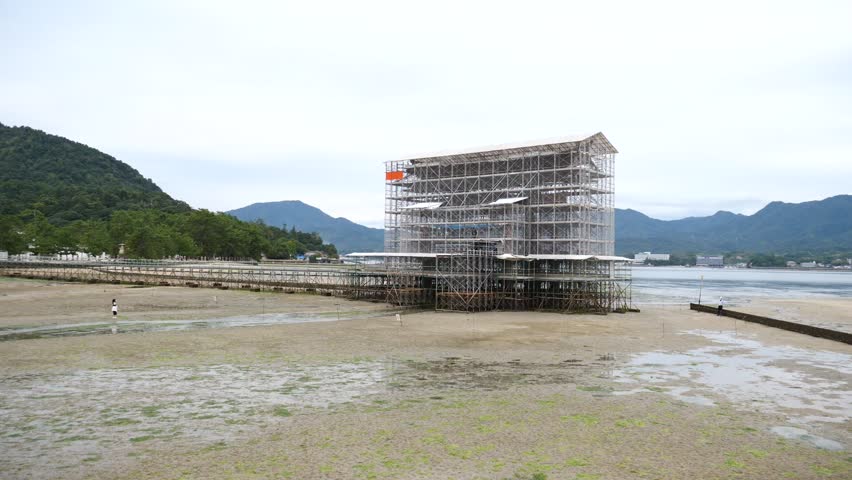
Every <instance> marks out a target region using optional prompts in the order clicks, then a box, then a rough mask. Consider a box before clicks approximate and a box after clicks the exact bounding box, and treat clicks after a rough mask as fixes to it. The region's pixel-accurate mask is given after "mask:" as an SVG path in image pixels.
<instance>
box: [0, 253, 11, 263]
mask: <svg viewBox="0 0 852 480" xmlns="http://www.w3.org/2000/svg"><path fill="white" fill-rule="evenodd" d="M0 260H2V261H5V260H9V252H0Z"/></svg>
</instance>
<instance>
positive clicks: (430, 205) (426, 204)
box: [402, 202, 444, 210]
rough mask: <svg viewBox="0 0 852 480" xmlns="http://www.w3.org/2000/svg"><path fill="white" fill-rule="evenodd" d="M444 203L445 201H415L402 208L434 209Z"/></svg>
mask: <svg viewBox="0 0 852 480" xmlns="http://www.w3.org/2000/svg"><path fill="white" fill-rule="evenodd" d="M443 204H444V202H423V203H415V204H414V205H408V206H407V207H402V209H403V210H415V209H418V210H434V209H436V208H438V207H440V206H441V205H443Z"/></svg>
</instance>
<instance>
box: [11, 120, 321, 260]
mask: <svg viewBox="0 0 852 480" xmlns="http://www.w3.org/2000/svg"><path fill="white" fill-rule="evenodd" d="M119 245H124V247H125V255H126V256H128V257H136V258H161V257H167V256H174V255H183V256H206V257H253V258H259V257H260V256H261V255H266V256H267V257H270V258H289V257H292V256H294V255H297V254H300V253H303V252H305V251H307V250H318V251H323V252H325V253H327V254H330V255H335V254H336V253H337V252H336V249H335V247H334V245H329V244H325V243H323V240H322V238H321V237H320V236H319V235H317V234H313V233H304V232H300V231H297V230H295V229H290V230H284V229H281V228H276V227H271V226H268V225H265V224H264V223H263V222H259V221H258V222H243V221H240V220H238V219H237V218H235V217H233V216H231V215H228V214H225V213H215V212H209V211H207V210H193V209H191V208H190V207H189V205H187V204H186V203H184V202H181V201H178V200H175V199H173V198H171V197H170V196H168V195H167V194H165V193H164V192H163V191H162V190H160V188H159V187H158V186H157V185H155V184H154V182H152V181H151V180H150V179H147V178H145V177H143V176H142V175H140V174H139V172H138V171H136V170H135V169H133V168H132V167H131V166H130V165H127V164H126V163H123V162H121V161H119V160H116V159H115V158H113V157H111V156H109V155H107V154H105V153H102V152H99V151H97V150H95V149H93V148H90V147H87V146H86V145H83V144H80V143H77V142H74V141H71V140H68V139H66V138H62V137H59V136H56V135H50V134H47V133H45V132H42V131H39V130H35V129H32V128H28V127H14V128H12V127H7V126H5V125H2V124H0V250H4V251H9V252H10V253H19V252H22V251H27V250H29V251H32V252H34V253H38V254H52V253H57V252H78V251H82V252H88V253H93V254H100V253H102V252H106V253H109V254H113V255H115V254H117V253H118V252H119Z"/></svg>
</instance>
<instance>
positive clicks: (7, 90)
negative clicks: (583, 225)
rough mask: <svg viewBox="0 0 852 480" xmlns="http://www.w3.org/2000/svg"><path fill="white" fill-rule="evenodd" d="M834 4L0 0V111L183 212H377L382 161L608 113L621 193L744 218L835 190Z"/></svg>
mask: <svg viewBox="0 0 852 480" xmlns="http://www.w3.org/2000/svg"><path fill="white" fill-rule="evenodd" d="M849 18H852V4H849V3H848V2H839V1H838V2H813V3H812V4H809V6H808V8H806V9H804V8H801V5H800V4H799V3H798V2H747V3H743V2H714V3H712V4H689V3H683V2H593V3H588V2H585V3H578V2H571V3H567V2H526V3H524V4H518V3H516V2H515V3H501V2H429V3H428V4H418V5H412V4H406V3H402V2H339V3H335V4H329V3H326V2H323V3H316V2H314V3H311V2H240V3H233V2H221V3H216V2H207V1H204V2H159V3H158V2H146V3H145V4H136V5H129V4H125V3H122V2H79V3H76V2H75V3H73V4H69V3H66V2H56V3H53V4H45V3H39V4H26V3H18V4H13V3H11V2H6V3H0V45H3V47H0V48H3V49H4V50H3V51H4V62H2V63H0V91H2V92H4V94H3V95H0V121H2V122H3V123H5V124H26V125H30V126H33V127H36V128H40V129H43V130H46V131H49V132H51V133H56V134H59V135H63V136H67V137H69V138H72V139H75V140H78V141H81V142H83V143H87V144H89V145H91V146H93V147H95V148H98V149H101V150H103V151H105V152H107V153H111V154H113V155H115V156H117V157H119V158H121V159H123V160H125V161H128V162H129V163H131V164H132V165H133V166H134V167H136V168H137V169H139V170H140V171H142V172H143V173H144V174H146V175H147V176H151V177H153V179H154V180H155V181H156V182H157V183H158V184H160V185H161V186H162V187H163V188H164V189H165V190H166V191H168V192H169V193H170V194H172V195H173V196H175V197H177V198H181V199H184V200H187V201H188V202H189V203H191V204H192V205H194V206H196V207H206V208H210V209H216V210H223V209H231V208H236V207H239V206H242V205H246V204H249V203H253V202H256V201H272V200H283V199H296V198H298V199H301V200H303V201H305V202H307V203H310V204H313V205H315V206H318V207H320V208H323V209H324V210H326V211H328V212H329V213H330V214H333V215H340V216H346V217H347V218H350V219H353V220H357V221H362V222H367V223H371V224H372V225H377V224H380V223H381V220H382V216H383V213H382V210H383V203H382V195H383V186H382V165H381V162H382V161H384V160H389V159H394V158H398V157H402V156H405V155H408V154H412V153H417V152H422V151H434V150H442V149H448V148H454V147H465V146H475V145H487V144H495V143H505V142H509V141H515V140H524V139H531V138H533V139H534V138H544V137H552V136H558V135H563V134H568V133H574V132H586V131H597V130H601V131H603V132H604V133H605V134H607V136H608V137H609V138H610V139H611V140H612V141H613V143H614V144H615V145H616V147H617V148H618V149H619V150H620V151H621V152H622V153H621V155H620V156H619V158H618V177H617V182H616V186H617V191H618V192H619V193H618V197H617V200H618V206H619V207H624V208H627V207H632V208H636V209H638V210H640V211H643V212H644V213H647V214H650V215H652V216H660V217H666V218H672V217H673V216H684V215H696V214H704V213H712V212H713V211H715V210H714V209H719V208H723V209H728V210H733V211H735V212H745V213H750V212H751V211H753V210H756V209H757V208H760V206H762V204H764V203H766V202H769V201H772V200H784V201H802V200H810V199H817V198H823V197H826V196H830V195H834V194H840V193H849V187H848V178H849V173H850V166H849V165H850V164H852V162H850V158H849V155H850V153H852V135H850V133H852V91H850V90H852V87H850V86H852V61H850V60H852V35H850V34H849V30H848V26H847V23H848V19H849ZM176 172H179V175H176V174H175V173H176ZM306 172H307V173H306ZM696 192H700V194H699V193H696Z"/></svg>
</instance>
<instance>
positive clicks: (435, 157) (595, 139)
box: [385, 132, 618, 164]
mask: <svg viewBox="0 0 852 480" xmlns="http://www.w3.org/2000/svg"><path fill="white" fill-rule="evenodd" d="M578 143H587V144H589V145H590V147H591V148H592V149H593V152H592V153H595V154H612V153H618V150H616V148H615V147H614V146H613V145H612V143H610V141H609V139H607V138H606V136H604V134H603V133H601V132H598V133H594V134H578V135H567V136H563V137H555V138H548V139H542V140H530V141H524V142H515V143H505V144H500V145H489V146H484V147H473V148H462V149H456V150H444V151H439V152H429V153H425V154H421V155H417V156H411V157H406V158H400V159H397V160H388V161H386V162H385V163H386V164H392V163H399V162H406V161H407V162H410V163H412V164H424V163H432V162H445V163H462V162H470V161H478V162H481V161H488V160H497V159H505V158H513V157H521V156H524V155H530V154H536V153H545V152H546V153H560V152H568V151H571V150H573V149H576V148H577V144H578Z"/></svg>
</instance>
